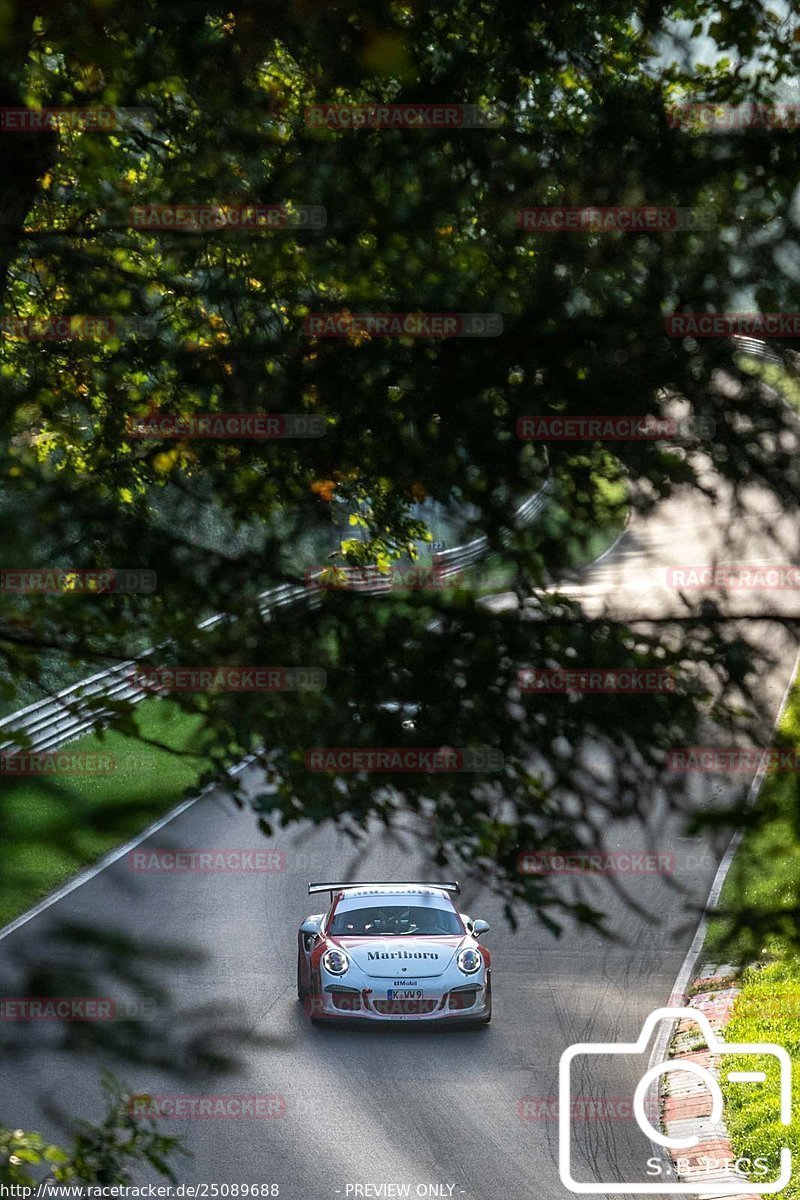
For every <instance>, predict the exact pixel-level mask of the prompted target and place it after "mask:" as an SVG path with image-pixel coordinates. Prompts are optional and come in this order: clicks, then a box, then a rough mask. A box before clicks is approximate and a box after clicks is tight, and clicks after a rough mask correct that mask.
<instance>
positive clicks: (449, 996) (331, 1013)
mask: <svg viewBox="0 0 800 1200" xmlns="http://www.w3.org/2000/svg"><path fill="white" fill-rule="evenodd" d="M376 982H378V981H374V980H373V981H371V985H370V986H367V987H363V988H361V989H359V988H354V987H345V986H344V985H342V984H324V983H323V984H322V986H321V987H319V988H316V989H315V990H314V991H313V992H312V994H311V995H310V996H308V997H306V1012H307V1013H308V1015H309V1016H310V1017H313V1018H314V1020H321V1021H327V1020H331V1021H337V1020H338V1021H342V1020H344V1021H372V1022H376V1023H384V1024H385V1023H387V1022H388V1023H397V1022H402V1023H406V1022H435V1021H439V1022H441V1021H448V1022H450V1021H453V1022H460V1021H480V1020H482V1019H485V1018H486V1017H487V1016H488V1015H489V1013H490V1011H491V1000H490V986H489V979H488V977H487V978H486V979H481V980H480V981H476V982H474V983H469V984H457V985H455V986H453V987H443V986H442V983H441V981H438V980H437V981H436V986H432V987H429V988H423V989H420V990H422V992H423V996H422V998H421V999H419V1000H389V999H388V998H387V994H386V993H387V990H388V989H387V988H386V987H375V986H374V984H375V983H376Z"/></svg>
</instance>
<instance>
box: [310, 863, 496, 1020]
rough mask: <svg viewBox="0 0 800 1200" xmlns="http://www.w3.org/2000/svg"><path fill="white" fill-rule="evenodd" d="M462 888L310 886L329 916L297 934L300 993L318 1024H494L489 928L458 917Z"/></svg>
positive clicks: (449, 885) (443, 885)
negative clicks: (322, 896)
mask: <svg viewBox="0 0 800 1200" xmlns="http://www.w3.org/2000/svg"><path fill="white" fill-rule="evenodd" d="M460 890H461V889H460V887H459V885H458V884H457V883H310V884H309V885H308V894H309V896H313V895H315V894H317V893H319V892H329V893H330V900H331V903H330V907H329V909H328V911H327V912H324V913H316V914H314V915H313V916H310V917H307V918H306V920H305V921H304V922H303V924H302V925H301V926H300V929H299V931H298V935H297V994H298V996H299V998H300V999H301V1000H302V1001H303V1002H304V1004H305V1006H306V1011H307V1012H308V1014H309V1015H310V1017H311V1019H312V1020H314V1021H327V1020H336V1019H342V1018H345V1019H347V1020H354V1019H356V1020H362V1021H393V1022H395V1021H448V1022H449V1021H457V1022H459V1023H461V1024H464V1023H466V1024H476V1025H478V1024H479V1025H488V1024H489V1021H490V1020H491V1016H492V970H491V961H492V960H491V956H490V954H489V951H488V950H487V949H486V947H485V946H482V945H480V943H479V942H478V938H479V937H480V935H481V934H482V933H486V931H487V930H488V928H489V926H488V924H487V923H486V921H473V919H472V918H471V917H469V916H467V914H466V913H462V912H459V911H458V909H457V908H456V907H455V905H454V903H453V901H452V900H451V898H450V897H451V895H457V894H458V893H459V892H460Z"/></svg>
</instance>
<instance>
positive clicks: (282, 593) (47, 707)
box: [0, 334, 784, 752]
mask: <svg viewBox="0 0 800 1200" xmlns="http://www.w3.org/2000/svg"><path fill="white" fill-rule="evenodd" d="M731 343H732V344H733V345H734V347H735V348H736V349H738V350H742V351H744V353H745V354H749V355H751V356H752V357H753V358H761V359H763V360H765V361H767V362H774V363H782V362H783V361H784V360H783V358H782V357H781V356H780V354H779V353H778V352H777V351H776V350H773V349H772V348H771V347H770V346H768V345H767V344H766V343H765V342H763V341H762V340H761V339H759V338H753V337H746V336H743V335H740V334H735V335H734V336H733V337H732V338H731ZM551 490H552V482H551V480H548V481H547V482H546V483H545V484H544V486H543V487H542V488H540V490H539V491H538V492H536V493H535V494H534V495H533V496H530V497H529V498H528V499H527V500H526V501H525V502H524V503H523V504H521V505H520V507H519V508H518V509H517V511H516V513H515V514H514V523H515V525H516V526H517V527H518V528H524V527H525V526H527V525H531V524H532V523H533V522H534V521H535V520H536V518H537V517H538V515H539V513H540V512H541V511H542V509H543V507H544V505H545V503H546V501H547V496H548V495H549V493H550V491H551ZM488 549H489V541H488V538H487V537H486V536H485V535H482V536H480V537H477V538H473V539H472V541H470V542H467V543H466V544H465V545H463V546H454V547H453V548H452V549H451V550H440V551H438V552H437V553H436V554H435V555H434V558H433V569H434V572H435V573H436V574H438V575H439V576H440V577H447V576H449V575H454V574H455V573H456V572H458V571H463V570H464V569H465V568H466V567H470V566H472V565H473V564H474V563H476V562H478V561H479V560H480V559H481V558H483V557H484V555H485V554H486V552H487V551H488ZM392 584H393V581H392V578H391V576H388V577H380V578H378V577H376V576H374V575H373V576H372V577H369V576H367V577H366V578H364V579H361V580H358V581H355V582H352V583H351V585H350V588H349V590H352V591H358V592H365V593H381V592H388V591H390V590H391V588H392ZM324 586H325V585H322V587H321V588H320V590H322V588H323V587H324ZM302 602H305V603H307V604H309V605H310V606H311V607H317V606H318V605H319V603H320V601H319V593H318V592H317V591H316V590H315V589H314V588H313V587H309V586H308V582H307V583H306V585H297V584H291V583H286V584H280V585H279V586H278V587H275V588H271V589H270V590H269V591H267V592H263V593H262V594H261V596H260V597H259V604H260V610H261V613H262V615H263V616H264V617H265V618H267V619H271V618H272V616H273V614H274V613H275V612H279V611H280V610H281V609H282V608H286V607H288V606H292V605H295V604H299V603H302ZM224 620H226V617H225V615H224V614H220V615H218V616H213V617H209V618H208V619H207V620H205V621H202V622H201V623H200V625H199V626H198V628H200V629H210V628H212V627H213V626H214V625H216V624H218V623H219V622H220V621H224ZM153 653H155V650H154V649H150V650H148V651H146V652H145V653H144V654H143V655H140V658H141V657H146V656H147V655H149V654H153ZM135 667H136V661H134V660H133V659H131V660H129V661H128V662H124V663H119V664H118V665H116V666H114V667H111V668H110V669H109V670H106V671H100V672H98V673H97V674H96V675H91V676H90V677H89V678H88V679H84V680H81V682H80V683H76V684H73V685H72V687H68V688H64V690H63V691H60V692H57V693H56V695H55V696H53V697H48V698H47V699H46V700H39V701H37V702H36V703H35V704H30V705H28V707H27V708H23V709H20V711H19V712H16V713H12V715H11V716H10V717H5V718H4V719H3V720H0V739H2V738H3V734H4V731H6V730H7V731H8V733H9V734H10V735H13V734H14V733H17V732H19V733H21V734H23V735H24V736H25V737H26V738H27V739H29V748H30V749H32V750H54V749H56V748H57V747H58V746H61V745H63V744H64V743H65V742H67V741H70V740H71V739H72V738H74V737H77V736H78V734H81V733H85V732H86V731H87V730H88V729H91V728H93V727H94V726H96V725H97V724H98V723H100V722H102V721H103V720H104V719H107V718H109V717H111V716H112V715H113V714H112V710H110V709H103V707H102V706H99V707H92V705H91V704H90V703H87V701H90V700H92V699H96V698H98V697H102V698H104V699H108V700H112V701H119V700H124V701H134V702H137V701H139V700H144V699H145V697H147V696H152V695H153V694H154V690H153V689H152V688H142V687H139V686H137V685H136V684H135V683H133V682H132V679H131V676H132V675H133V673H134V671H135ZM19 749H22V747H21V745H20V743H19V742H17V741H15V740H14V738H13V736H9V737H7V738H6V739H5V740H0V752H4V751H5V752H8V751H11V752H13V751H15V750H19Z"/></svg>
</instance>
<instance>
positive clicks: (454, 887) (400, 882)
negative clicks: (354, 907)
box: [308, 879, 461, 896]
mask: <svg viewBox="0 0 800 1200" xmlns="http://www.w3.org/2000/svg"><path fill="white" fill-rule="evenodd" d="M393 884H394V885H395V886H397V887H435V888H441V890H442V891H443V892H453V894H454V895H456V896H457V895H458V893H459V892H460V891H461V885H460V884H459V882H458V880H452V881H450V882H449V883H437V882H432V881H431V880H430V879H367V880H362V881H361V882H358V883H353V882H352V881H351V882H350V883H310V884H309V885H308V894H309V896H313V895H314V894H315V893H316V892H331V893H333V892H340V891H342V889H344V888H362V887H391V886H392V885H393Z"/></svg>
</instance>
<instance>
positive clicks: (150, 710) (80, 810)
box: [0, 698, 211, 925]
mask: <svg viewBox="0 0 800 1200" xmlns="http://www.w3.org/2000/svg"><path fill="white" fill-rule="evenodd" d="M134 719H135V721H136V724H137V728H138V729H139V731H140V732H141V734H142V735H143V737H144V738H148V739H152V740H157V741H158V742H160V743H162V744H163V745H164V746H165V747H166V748H164V749H162V748H161V747H160V746H153V745H149V744H147V742H145V741H140V740H139V739H138V738H136V737H131V736H129V735H126V734H122V733H118V732H116V731H113V730H109V731H104V732H102V733H99V734H88V735H86V736H85V737H82V738H79V739H77V740H76V741H74V742H70V744H69V747H68V749H69V750H70V751H75V752H86V753H105V754H110V755H112V756H113V758H114V761H115V769H114V770H113V771H112V772H111V773H110V774H106V775H83V776H79V775H72V776H45V775H40V776H28V777H20V778H14V779H12V778H8V777H7V778H5V779H3V781H2V795H0V827H1V828H2V838H1V839H0V925H4V924H7V923H8V922H9V921H11V920H13V918H14V917H16V916H18V915H19V914H20V913H21V912H24V911H25V910H26V909H28V908H30V907H31V905H33V904H35V903H36V902H37V900H40V899H41V898H42V897H43V896H45V895H47V893H48V892H51V891H52V890H53V889H54V888H56V887H58V885H59V884H61V883H63V882H64V881H65V880H66V879H70V878H71V877H72V876H74V875H75V874H76V873H77V872H78V871H80V870H81V869H82V868H84V867H86V866H89V865H90V864H91V863H92V862H95V861H96V860H97V859H98V858H101V857H102V856H103V855H104V854H107V853H108V852H109V851H110V850H113V849H114V848H115V847H116V846H119V845H121V844H124V843H125V842H126V841H128V840H129V839H130V838H132V837H134V836H135V834H137V833H138V832H140V831H141V830H142V829H144V828H146V827H147V825H149V824H150V823H151V822H152V821H155V820H157V819H158V817H161V816H163V815H164V813H166V812H169V810H170V809H171V808H173V807H174V806H175V805H176V804H177V803H179V802H180V800H181V799H183V797H184V796H185V795H186V793H187V792H189V791H191V790H192V789H193V788H196V786H197V784H198V781H199V780H200V778H201V776H202V775H203V774H204V772H206V771H207V770H208V769H209V768H210V766H211V761H210V760H209V759H208V758H207V757H206V756H205V755H204V752H203V751H204V733H203V718H202V716H199V715H197V714H195V713H185V712H184V711H182V710H181V709H180V708H179V707H178V706H177V705H176V704H174V703H173V702H172V701H170V700H167V699H160V698H159V699H155V698H154V699H152V700H144V701H143V702H142V703H141V704H139V705H138V706H137V708H136V709H135V714H134Z"/></svg>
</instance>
